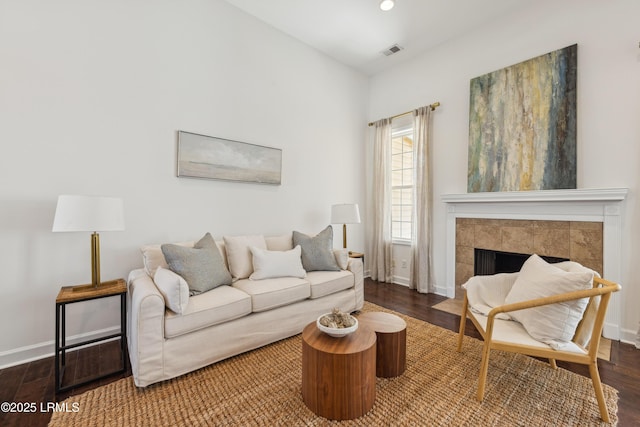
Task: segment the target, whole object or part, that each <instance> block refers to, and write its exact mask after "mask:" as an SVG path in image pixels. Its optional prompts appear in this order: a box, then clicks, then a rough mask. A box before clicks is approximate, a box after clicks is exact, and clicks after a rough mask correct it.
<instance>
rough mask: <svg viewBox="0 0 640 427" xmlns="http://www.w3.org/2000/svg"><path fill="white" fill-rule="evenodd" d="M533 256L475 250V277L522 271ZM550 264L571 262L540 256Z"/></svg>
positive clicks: (565, 259)
mask: <svg viewBox="0 0 640 427" xmlns="http://www.w3.org/2000/svg"><path fill="white" fill-rule="evenodd" d="M530 256H531V254H519V253H515V252H501V251H494V250H490V249H479V248H474V263H473V274H474V276H487V275H491V274H497V273H515V272H517V271H520V269H521V268H522V264H524V262H525V261H526V260H527V258H529V257H530ZM540 258H542V259H544V260H545V261H547V262H548V263H556V262H562V261H569V259H568V258H558V257H552V256H545V255H540Z"/></svg>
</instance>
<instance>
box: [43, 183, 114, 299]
mask: <svg viewBox="0 0 640 427" xmlns="http://www.w3.org/2000/svg"><path fill="white" fill-rule="evenodd" d="M122 230H124V212H123V202H122V199H120V198H117V197H99V196H70V195H62V196H59V197H58V204H57V206H56V214H55V218H54V220H53V229H52V231H53V232H70V231H90V232H92V234H91V284H88V285H80V286H74V287H73V290H74V291H76V290H77V291H82V290H87V289H90V288H93V289H96V288H98V287H102V286H105V287H106V286H110V285H114V284H116V283H117V281H116V280H112V281H108V282H104V283H101V282H100V236H99V234H98V231H122Z"/></svg>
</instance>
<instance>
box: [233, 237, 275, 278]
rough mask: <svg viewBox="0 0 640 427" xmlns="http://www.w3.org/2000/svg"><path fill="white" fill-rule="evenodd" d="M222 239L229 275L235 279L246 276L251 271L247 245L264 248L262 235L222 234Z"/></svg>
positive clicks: (251, 265)
mask: <svg viewBox="0 0 640 427" xmlns="http://www.w3.org/2000/svg"><path fill="white" fill-rule="evenodd" d="M223 239H224V246H225V249H226V251H227V262H228V263H229V271H230V272H231V275H232V276H233V277H234V278H236V279H246V278H248V277H249V276H250V275H251V273H253V256H252V255H251V251H250V250H249V247H250V246H254V247H256V248H258V249H264V250H266V249H267V243H266V241H265V239H264V236H262V235H254V236H224V238H223Z"/></svg>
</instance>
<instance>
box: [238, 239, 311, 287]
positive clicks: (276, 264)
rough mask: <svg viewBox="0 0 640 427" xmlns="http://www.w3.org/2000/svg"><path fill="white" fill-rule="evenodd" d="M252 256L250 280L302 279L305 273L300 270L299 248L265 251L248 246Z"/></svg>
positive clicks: (302, 269) (300, 252)
mask: <svg viewBox="0 0 640 427" xmlns="http://www.w3.org/2000/svg"><path fill="white" fill-rule="evenodd" d="M249 250H251V253H252V254H253V273H251V276H249V278H250V279H251V280H262V279H271V278H274V277H299V278H304V277H305V276H306V275H307V272H306V271H304V268H302V260H301V258H300V256H301V254H302V251H301V249H300V246H299V245H298V246H296V247H295V248H293V249H291V250H288V251H267V250H264V249H260V248H256V247H255V246H250V247H249Z"/></svg>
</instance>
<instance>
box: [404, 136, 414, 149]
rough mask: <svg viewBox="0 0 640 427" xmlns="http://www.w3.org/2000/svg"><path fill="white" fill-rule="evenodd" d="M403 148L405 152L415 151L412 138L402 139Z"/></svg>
mask: <svg viewBox="0 0 640 427" xmlns="http://www.w3.org/2000/svg"><path fill="white" fill-rule="evenodd" d="M402 147H403V151H413V140H412V139H411V138H410V137H408V136H405V137H404V138H402Z"/></svg>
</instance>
